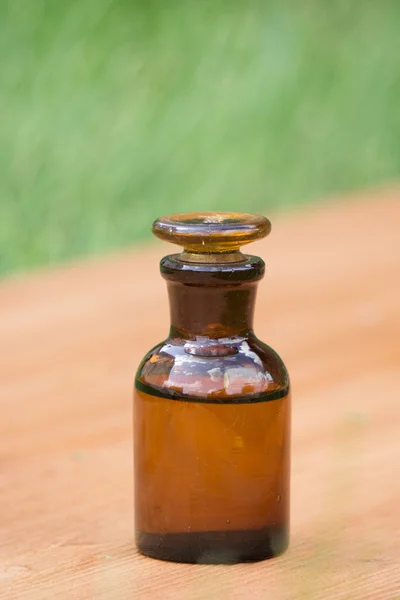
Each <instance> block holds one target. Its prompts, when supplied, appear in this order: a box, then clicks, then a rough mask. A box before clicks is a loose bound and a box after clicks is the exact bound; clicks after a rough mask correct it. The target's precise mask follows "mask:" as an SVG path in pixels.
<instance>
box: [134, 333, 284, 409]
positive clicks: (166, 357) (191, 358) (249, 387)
mask: <svg viewBox="0 0 400 600" xmlns="http://www.w3.org/2000/svg"><path fill="white" fill-rule="evenodd" d="M136 385H137V387H139V386H145V387H147V388H153V389H155V390H158V391H159V392H160V391H162V393H163V394H165V395H166V396H168V395H172V396H176V395H177V394H178V395H179V396H192V397H193V396H194V397H200V398H201V397H202V398H205V397H209V398H229V397H243V396H254V395H258V396H259V395H264V394H269V393H274V392H277V391H279V392H282V393H283V392H286V393H287V391H288V388H289V377H288V374H287V370H286V368H285V365H284V363H283V361H282V360H281V358H280V357H279V355H278V354H277V353H276V352H275V351H274V350H273V349H272V348H270V347H269V346H267V345H266V344H264V343H263V342H261V341H260V340H258V339H257V338H256V337H255V336H254V335H252V336H250V337H246V338H237V337H236V338H224V339H218V340H215V339H213V340H211V339H208V338H197V339H196V340H182V339H181V338H177V339H167V340H165V341H164V342H161V343H160V344H157V346H155V347H154V348H152V350H150V351H149V352H148V354H147V355H146V356H145V357H144V359H143V360H142V362H141V364H140V366H139V369H138V372H137V375H136Z"/></svg>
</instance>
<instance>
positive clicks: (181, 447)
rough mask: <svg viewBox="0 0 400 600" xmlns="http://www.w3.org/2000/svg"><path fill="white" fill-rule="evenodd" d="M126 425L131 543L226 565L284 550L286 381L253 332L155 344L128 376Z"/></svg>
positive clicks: (169, 556) (159, 553)
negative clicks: (130, 443) (130, 420)
mask: <svg viewBox="0 0 400 600" xmlns="http://www.w3.org/2000/svg"><path fill="white" fill-rule="evenodd" d="M134 424H135V425H134V426H135V430H134V441H135V474H136V484H135V506H136V509H135V510H136V543H137V546H138V548H139V550H141V551H142V552H143V553H144V554H147V555H150V556H154V557H156V558H162V559H166V560H174V561H182V562H203V563H207V562H210V563H215V562H217V563H226V562H228V563H229V562H238V561H249V560H260V559H264V558H269V557H272V556H276V555H278V554H281V553H282V552H283V551H284V550H285V549H286V547H287V544H288V533H289V532H288V528H289V473H290V464H289V461H290V395H289V382H288V377H287V373H286V369H285V367H284V365H283V363H282V361H281V360H280V359H279V357H278V356H277V355H276V354H275V353H274V352H273V351H272V350H271V349H270V348H268V347H267V346H265V345H263V344H261V343H260V342H258V340H256V338H255V337H254V335H253V334H252V335H251V336H250V338H249V337H237V338H235V337H234V338H224V339H222V340H221V339H218V338H217V339H213V340H205V339H201V340H200V341H199V340H198V341H197V344H196V343H194V342H193V340H189V341H188V340H182V339H179V338H178V339H175V340H174V339H169V340H167V341H166V342H164V343H163V344H161V345H159V346H157V347H156V348H155V349H153V351H151V352H150V353H149V355H147V357H145V359H144V361H143V362H142V365H141V367H140V369H139V372H138V377H137V379H136V389H135V401H134Z"/></svg>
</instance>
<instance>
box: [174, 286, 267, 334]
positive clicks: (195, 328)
mask: <svg viewBox="0 0 400 600" xmlns="http://www.w3.org/2000/svg"><path fill="white" fill-rule="evenodd" d="M256 292H257V283H255V282H246V283H238V284H233V285H227V284H224V285H209V286H207V285H205V286H204V285H190V284H185V283H180V282H177V281H168V295H169V302H170V313H171V333H170V335H171V337H182V338H185V339H195V338H196V337H199V336H204V337H209V338H214V339H215V338H223V337H232V336H239V335H240V336H245V335H246V334H248V333H249V332H250V331H251V330H252V328H253V315H254V305H255V299H256Z"/></svg>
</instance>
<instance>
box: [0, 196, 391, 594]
mask: <svg viewBox="0 0 400 600" xmlns="http://www.w3.org/2000/svg"><path fill="white" fill-rule="evenodd" d="M399 240H400V194H399V193H397V192H396V191H394V192H388V193H386V194H379V195H374V194H372V195H370V196H367V197H363V198H357V199H356V200H355V201H354V202H350V203H349V202H333V203H331V202H327V203H325V205H320V206H319V207H317V208H315V207H314V208H310V209H306V210H305V211H304V210H303V211H302V212H301V213H298V214H294V213H291V214H290V215H288V216H279V217H276V218H274V219H273V232H272V235H271V237H270V238H268V239H267V240H264V241H263V242H260V243H258V244H256V245H254V248H253V252H254V253H260V254H261V255H262V256H263V257H264V258H265V259H266V261H267V277H266V279H265V280H264V282H263V283H261V285H260V293H259V299H258V309H257V318H256V322H257V333H258V334H259V337H261V338H262V339H264V340H265V341H266V342H267V343H269V344H271V345H272V346H273V347H274V348H276V349H277V350H278V351H279V352H280V353H281V355H282V357H283V358H284V360H285V361H286V363H287V366H288V368H289V372H290V373H291V376H292V384H293V398H294V415H293V460H292V489H293V495H292V537H291V547H290V550H289V551H288V552H287V554H286V555H284V556H283V557H281V558H279V559H275V560H271V561H266V562H262V563H258V564H245V565H236V566H205V565H180V564H170V563H163V562H159V561H155V560H152V559H147V558H144V557H141V556H139V555H138V554H137V553H136V551H135V548H134V544H133V499H132V437H131V390H132V381H133V376H134V371H135V368H136V366H137V364H138V361H139V360H140V358H141V356H142V355H143V354H144V353H145V351H147V349H148V348H150V347H151V346H152V345H153V344H154V343H156V342H157V341H159V340H160V339H161V338H163V337H164V336H165V335H166V333H167V327H168V307H167V299H166V292H165V284H164V282H163V281H162V279H161V277H160V276H159V274H158V259H159V258H160V256H161V255H162V254H163V253H167V252H168V251H169V250H170V249H169V248H168V247H167V246H166V245H165V244H164V245H163V244H162V243H161V242H160V243H155V244H154V245H149V246H148V247H142V248H139V249H137V250H136V251H133V252H130V253H126V254H122V255H115V256H112V257H109V258H106V259H105V260H101V261H100V260H92V261H89V262H85V263H81V264H76V265H72V266H66V267H61V268H59V269H57V270H52V271H46V272H39V273H36V274H33V275H29V276H26V277H19V278H14V279H11V278H10V279H8V280H7V281H4V282H3V284H2V286H1V287H0V305H1V313H0V340H1V366H0V378H1V400H0V401H1V432H0V433H1V435H0V451H1V471H0V483H1V513H0V515H1V516H0V524H1V547H0V590H1V591H0V597H1V598H6V599H7V600H8V599H9V600H14V599H18V600H19V599H20V598H21V599H23V598H32V599H35V600H47V599H49V600H50V599H51V600H57V599H74V600H87V599H96V600H97V599H99V600H100V599H106V600H132V599H136V598H139V599H147V598H149V599H154V600H157V599H163V600H164V599H167V600H168V599H171V600H172V599H173V600H180V599H182V600H183V599H185V600H214V599H215V600H231V599H237V598H240V599H242V598H243V599H251V600H258V599H260V600H261V599H273V600H278V599H283V600H290V599H303V598H304V599H319V598H329V599H335V600H339V599H342V598H346V599H347V598H349V599H351V600H357V599H360V600H361V599H362V600H366V599H368V598H373V599H384V598H390V599H394V598H400V569H398V570H397V564H396V563H398V562H399V511H400V497H399V483H398V465H399V443H398V439H397V438H398V429H397V428H398V423H399V418H398V417H399V402H400V373H399V364H400V342H399V334H400V327H399V311H400V269H399V267H400V242H399ZM396 429H397V438H396Z"/></svg>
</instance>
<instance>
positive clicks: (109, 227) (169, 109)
mask: <svg viewBox="0 0 400 600" xmlns="http://www.w3.org/2000/svg"><path fill="white" fill-rule="evenodd" d="M399 23H400V3H399V2H397V1H394V0H393V1H390V0H388V1H385V0H384V1H383V2H382V3H378V2H373V1H369V0H364V1H363V2H352V3H350V2H347V1H346V2H345V1H344V0H336V1H335V2H329V1H328V0H302V1H299V0H290V1H287V2H280V1H267V0H264V1H252V2H248V3H244V2H239V1H237V0H230V1H228V0H225V1H221V0H204V1H200V0H199V2H195V1H194V0H192V1H189V0H187V1H183V0H182V1H178V0H176V1H174V0H171V2H165V1H161V0H158V1H155V0H147V1H146V2H144V1H143V2H135V0H131V1H130V2H128V1H125V0H121V1H118V0H68V1H66V2H57V1H56V0H29V2H26V0H9V1H8V2H7V1H4V2H2V3H0V48H1V55H2V66H1V70H0V108H1V125H0V271H1V272H3V273H6V272H9V271H13V270H18V269H22V268H28V267H31V266H33V265H36V264H46V263H52V262H55V261H58V260H62V259H65V258H67V257H71V256H77V255H84V254H86V253H92V252H99V251H102V250H105V249H109V248H114V247H118V246H123V245H126V244H130V243H131V242H133V241H136V240H138V239H142V238H143V237H144V236H148V235H149V229H150V224H151V221H152V220H153V218H155V217H156V216H158V215H160V214H162V213H166V212H176V211H184V210H196V209H201V210H206V209H209V210H212V209H219V210H224V209H225V210H227V209H231V208H233V209H238V210H247V211H257V210H266V209H269V210H271V209H276V208H286V207H290V206H292V205H294V204H297V203H299V202H303V201H309V200H312V199H315V198H317V197H320V196H323V195H324V194H327V193H331V192H338V191H341V190H348V189H353V188H355V187H359V186H367V185H371V184H377V183H380V182H384V181H386V180H390V179H394V178H397V177H398V176H399V173H400V107H399V98H400V76H399V73H400V41H399V40H400V38H399V34H398V29H399Z"/></svg>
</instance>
